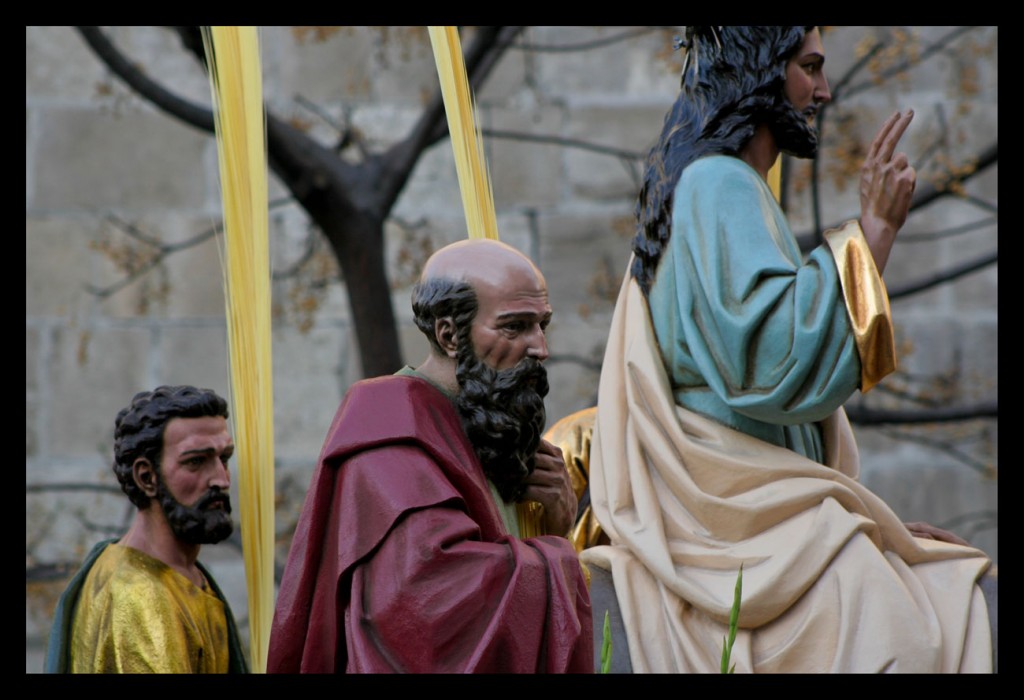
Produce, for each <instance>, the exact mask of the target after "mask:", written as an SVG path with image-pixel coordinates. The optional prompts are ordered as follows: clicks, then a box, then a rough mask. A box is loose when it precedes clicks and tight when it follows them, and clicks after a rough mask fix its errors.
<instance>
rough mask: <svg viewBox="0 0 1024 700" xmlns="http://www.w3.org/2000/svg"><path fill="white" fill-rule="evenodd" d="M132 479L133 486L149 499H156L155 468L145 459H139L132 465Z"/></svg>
mask: <svg viewBox="0 0 1024 700" xmlns="http://www.w3.org/2000/svg"><path fill="white" fill-rule="evenodd" d="M132 478H133V479H134V480H135V485H136V486H138V487H139V488H140V489H142V492H143V493H144V494H146V495H147V496H149V497H150V498H156V468H155V467H154V466H153V463H152V462H150V461H149V460H148V459H146V458H145V457H139V458H138V459H137V460H135V463H134V464H132Z"/></svg>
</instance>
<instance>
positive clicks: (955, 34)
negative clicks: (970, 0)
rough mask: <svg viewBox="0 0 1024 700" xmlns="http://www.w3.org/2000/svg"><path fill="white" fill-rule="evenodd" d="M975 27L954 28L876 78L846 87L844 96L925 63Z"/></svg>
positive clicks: (867, 88) (868, 87)
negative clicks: (912, 56)
mask: <svg viewBox="0 0 1024 700" xmlns="http://www.w3.org/2000/svg"><path fill="white" fill-rule="evenodd" d="M975 29H977V27H957V28H956V29H954V30H952V31H951V32H949V33H947V34H945V35H943V36H941V37H939V38H938V39H936V40H935V41H934V42H932V43H931V44H929V45H928V46H926V47H925V48H924V49H923V50H922V51H921V52H920V53H919V54H917V55H916V56H915V57H914V58H910V59H906V60H904V61H900V62H899V63H897V64H895V65H893V66H890V67H889V68H887V69H886V70H883V71H880V72H879V74H878V75H877V76H876V77H874V78H872V79H870V80H865V81H863V82H860V83H856V84H854V85H851V86H850V87H848V88H846V90H845V92H843V93H842V95H843V96H849V95H855V94H857V93H858V92H864V91H865V90H869V89H871V88H873V87H876V86H877V84H878V83H879V82H884V81H885V80H888V79H889V78H891V77H892V76H894V75H899V74H900V73H903V72H905V71H907V70H909V69H911V68H913V67H914V66H917V65H920V64H921V63H924V62H925V61H926V60H928V58H930V57H931V56H932V55H933V54H936V53H938V52H940V51H942V50H944V49H945V48H946V47H947V46H949V45H950V44H951V43H953V42H954V41H956V40H957V39H959V38H960V37H962V36H963V35H964V34H966V33H968V32H970V31H973V30H975ZM833 97H835V94H834V93H833Z"/></svg>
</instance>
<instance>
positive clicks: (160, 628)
mask: <svg viewBox="0 0 1024 700" xmlns="http://www.w3.org/2000/svg"><path fill="white" fill-rule="evenodd" d="M97 550H99V551H97ZM203 573H204V575H205V576H206V579H207V581H208V583H209V585H208V587H207V588H206V589H205V590H204V589H200V588H198V587H197V586H195V585H194V584H193V583H192V582H191V581H189V580H188V579H187V578H185V577H184V576H182V575H181V574H180V573H178V572H177V571H174V570H173V569H172V568H171V567H169V566H167V565H166V564H164V563H163V562H161V561H159V560H157V559H154V558H152V557H150V556H148V555H147V554H144V553H142V552H140V551H138V550H135V549H132V548H130V547H125V546H122V545H119V544H111V543H109V542H104V543H101V544H100V545H98V546H97V548H96V550H94V551H93V552H92V553H91V554H90V557H89V558H88V559H87V561H86V564H85V565H84V566H83V570H82V571H81V572H80V573H79V574H78V575H77V576H76V577H75V579H73V581H72V584H71V585H69V588H68V591H66V592H65V595H64V596H63V597H62V599H61V603H60V605H59V606H58V611H57V617H56V619H55V621H54V630H53V632H52V633H51V640H50V650H49V653H48V657H47V669H46V670H47V671H48V672H71V673H228V672H245V671H247V668H246V665H245V659H244V655H243V654H242V651H241V648H240V645H239V643H238V634H237V630H236V629H235V624H234V619H233V617H232V615H231V610H230V608H229V607H228V604H227V601H226V600H225V599H224V597H223V594H221V592H220V591H219V589H217V587H216V584H215V583H214V582H213V579H212V577H211V576H210V574H209V573H208V572H206V571H205V570H203Z"/></svg>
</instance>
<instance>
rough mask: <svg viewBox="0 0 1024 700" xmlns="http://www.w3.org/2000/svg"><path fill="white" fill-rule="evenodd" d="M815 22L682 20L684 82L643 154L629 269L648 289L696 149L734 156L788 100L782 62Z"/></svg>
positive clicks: (698, 154) (697, 152) (646, 291)
mask: <svg viewBox="0 0 1024 700" xmlns="http://www.w3.org/2000/svg"><path fill="white" fill-rule="evenodd" d="M811 29H813V27H687V31H686V38H685V39H684V40H683V41H682V42H681V43H682V45H683V46H684V47H685V48H686V51H687V55H686V59H685V60H686V63H685V64H684V69H683V76H682V81H681V82H682V86H681V89H680V91H679V95H678V97H676V101H675V103H674V104H673V105H672V109H671V110H669V112H668V114H667V115H666V116H665V125H664V127H663V128H662V131H661V137H660V138H659V139H658V142H657V144H655V146H654V147H653V148H652V149H651V151H650V153H649V154H648V156H647V165H646V171H645V173H644V182H643V185H642V187H641V188H640V195H639V197H638V199H637V204H636V217H637V233H636V236H635V237H634V239H633V253H634V254H635V259H634V261H633V267H632V274H633V277H635V278H636V280H637V282H638V283H639V284H640V288H641V289H642V290H643V292H644V296H647V295H648V294H649V292H650V288H651V283H652V282H653V281H654V274H655V272H656V271H657V269H658V261H659V260H660V259H661V254H662V251H663V249H664V247H665V245H666V244H667V243H668V240H669V237H670V236H671V234H672V231H671V226H672V195H673V193H674V192H675V188H676V184H677V183H678V182H679V177H680V176H681V175H682V172H683V169H684V168H686V166H688V165H689V164H690V163H692V162H693V161H695V160H697V159H698V158H700V157H701V156H705V155H709V154H726V155H737V154H738V153H739V152H740V150H741V149H742V148H743V146H745V145H746V143H747V142H748V141H749V140H750V138H751V137H752V136H753V135H754V131H755V129H756V128H757V126H758V125H759V124H762V123H766V122H767V123H771V122H772V121H773V119H774V117H775V116H776V115H777V114H778V113H779V112H780V111H782V110H783V109H785V108H786V107H787V106H788V102H787V101H786V99H785V94H784V91H783V86H784V84H785V81H786V62H787V61H788V60H789V59H790V57H792V56H793V54H794V53H795V52H796V51H797V49H798V48H799V47H800V45H801V43H802V42H803V38H804V35H805V34H806V33H807V32H808V31H810V30H811Z"/></svg>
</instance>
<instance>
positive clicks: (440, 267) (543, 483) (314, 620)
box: [268, 240, 593, 673]
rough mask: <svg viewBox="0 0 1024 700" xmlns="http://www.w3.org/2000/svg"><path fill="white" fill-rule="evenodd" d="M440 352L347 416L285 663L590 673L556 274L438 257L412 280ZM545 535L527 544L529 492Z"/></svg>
mask: <svg viewBox="0 0 1024 700" xmlns="http://www.w3.org/2000/svg"><path fill="white" fill-rule="evenodd" d="M413 312H414V314H415V318H416V323H417V325H418V326H419V328H420V329H421V330H422V331H423V332H424V333H425V334H426V336H427V338H428V339H429V341H430V345H431V351H430V354H429V355H428V357H427V358H426V360H425V361H424V362H423V363H422V364H420V365H419V366H418V367H417V368H415V369H413V368H410V367H406V368H404V369H403V370H401V371H399V372H398V373H397V374H395V375H393V376H388V377H379V378H375V379H368V380H364V381H362V382H358V383H356V384H355V385H353V386H352V387H351V389H350V390H349V392H348V393H347V395H346V396H345V398H344V399H343V400H342V403H341V406H340V408H339V409H338V412H337V414H336V415H335V418H334V421H333V423H332V424H331V427H330V430H329V431H328V434H327V439H326V441H325V443H324V447H323V451H322V453H321V456H320V461H319V464H318V465H317V467H316V471H315V473H314V475H313V480H312V484H311V485H310V488H309V492H308V494H307V497H306V502H305V505H304V506H303V512H302V515H301V517H300V519H299V522H298V525H297V527H296V530H295V534H294V537H293V539H292V547H291V551H290V553H289V557H288V563H287V566H286V567H285V571H284V576H283V579H282V582H281V588H280V594H279V596H278V602H277V609H276V612H275V615H274V624H273V629H272V632H271V640H270V655H269V661H268V670H269V671H270V672H277V673H298V672H303V673H331V672H337V673H342V672H348V673H380V672H410V673H432V672H439V673H488V672H522V673H534V672H551V673H561V672H587V673H589V672H592V671H593V631H592V627H591V624H592V622H591V612H590V598H589V595H588V592H587V584H586V580H585V577H584V572H583V569H582V568H581V566H580V564H579V562H578V560H577V557H576V552H575V550H574V548H573V546H572V544H570V542H569V540H568V539H566V537H564V536H559V535H567V534H568V533H569V531H570V528H571V527H572V524H573V519H574V517H575V514H576V505H577V504H576V497H575V495H574V493H573V491H572V488H571V485H570V483H569V477H568V475H567V472H566V470H565V467H564V463H563V460H562V454H561V451H560V450H559V449H558V448H556V447H554V446H553V445H551V444H550V443H547V442H545V441H543V440H542V439H541V435H542V433H543V429H544V421H545V414H544V396H545V394H546V393H547V390H548V384H547V378H546V373H545V370H544V366H543V361H544V360H545V359H546V358H547V356H548V352H547V344H546V341H545V337H544V332H545V328H546V327H547V325H548V322H549V321H550V318H551V307H550V306H549V305H548V298H547V287H546V284H545V281H544V277H543V276H542V275H541V273H540V271H539V270H538V269H537V268H536V266H535V265H534V264H533V263H532V262H531V261H530V260H529V259H528V258H527V257H526V256H524V255H522V254H521V253H519V252H518V251H516V250H515V249H514V248H511V247H509V246H507V245H505V244H502V243H498V242H496V241H489V240H467V241H462V242H459V243H455V244H453V245H450V246H447V247H445V248H443V249H441V250H440V251H438V252H437V253H435V254H434V255H433V256H432V257H431V258H430V259H429V260H428V261H427V264H426V266H425V268H424V270H423V274H422V276H421V279H420V281H419V283H418V284H417V286H416V288H415V290H414V292H413ZM523 500H531V501H536V502H538V503H540V504H541V508H542V512H543V520H544V522H543V525H544V529H545V531H546V532H553V533H559V535H542V536H538V537H532V538H529V539H519V538H518V537H517V533H518V531H519V530H518V522H517V509H516V504H517V503H518V502H520V501H523Z"/></svg>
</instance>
